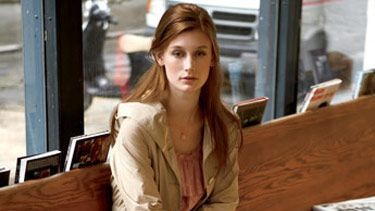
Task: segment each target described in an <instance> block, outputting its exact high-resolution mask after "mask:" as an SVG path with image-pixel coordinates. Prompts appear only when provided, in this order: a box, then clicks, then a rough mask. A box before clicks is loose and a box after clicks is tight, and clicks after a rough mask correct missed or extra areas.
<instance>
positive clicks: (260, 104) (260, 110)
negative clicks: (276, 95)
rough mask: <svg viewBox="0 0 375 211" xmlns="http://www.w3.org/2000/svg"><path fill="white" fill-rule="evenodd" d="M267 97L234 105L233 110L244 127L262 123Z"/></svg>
mask: <svg viewBox="0 0 375 211" xmlns="http://www.w3.org/2000/svg"><path fill="white" fill-rule="evenodd" d="M267 101H268V98H267V97H257V98H253V99H249V100H245V101H241V102H239V103H236V104H234V105H233V107H232V110H233V111H234V113H236V114H237V115H238V117H239V118H240V121H241V125H242V127H243V128H244V127H249V126H253V125H257V124H260V123H261V122H262V118H263V114H264V110H265V108H266V105H267Z"/></svg>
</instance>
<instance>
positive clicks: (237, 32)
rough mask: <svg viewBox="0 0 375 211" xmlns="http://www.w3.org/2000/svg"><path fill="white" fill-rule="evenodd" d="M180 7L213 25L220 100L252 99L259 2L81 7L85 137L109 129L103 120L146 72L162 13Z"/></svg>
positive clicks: (166, 0)
mask: <svg viewBox="0 0 375 211" xmlns="http://www.w3.org/2000/svg"><path fill="white" fill-rule="evenodd" d="M179 2H190V3H197V4H199V5H200V6H202V7H204V8H205V9H207V10H208V11H209V13H210V14H211V16H212V18H213V19H214V22H215V24H216V27H217V37H218V39H219V45H220V51H221V63H222V67H223V71H224V76H225V82H224V87H223V92H222V98H223V100H224V101H226V102H227V103H228V104H229V105H231V104H233V103H235V102H238V101H241V100H245V99H248V98H253V97H254V95H255V94H254V92H255V91H254V89H255V75H256V71H257V63H258V31H257V30H258V29H257V27H258V22H259V20H258V18H259V9H260V8H259V7H260V1H247V0H243V1H240V0H236V1H235V2H233V1H192V0H190V1H188V0H185V1H177V0H148V1H146V0H140V1H138V0H137V1H109V2H107V1H102V2H100V1H96V3H95V4H93V2H92V1H85V2H84V3H83V4H84V5H83V22H84V23H83V58H84V61H83V64H84V65H83V66H84V75H85V87H86V89H85V90H86V91H85V107H86V111H85V132H86V133H87V132H94V131H97V130H101V129H105V128H108V125H105V126H103V115H104V114H105V116H104V118H105V119H108V118H109V113H110V111H111V110H112V108H113V106H114V105H116V104H117V103H118V102H119V101H120V99H121V98H124V97H126V96H127V95H128V94H129V93H130V92H131V90H132V88H133V87H134V85H135V83H136V81H137V79H138V78H139V76H140V75H142V74H143V73H144V72H145V71H146V70H147V69H148V68H149V67H150V65H151V62H152V61H151V60H150V58H149V57H148V54H147V52H148V49H149V46H150V43H151V39H152V36H153V33H154V30H155V27H156V26H157V24H158V22H159V20H160V18H161V16H162V14H163V13H164V11H165V10H166V9H167V8H168V7H169V6H171V5H173V4H176V3H179ZM94 11H96V12H94ZM95 16H98V17H99V16H100V17H99V18H95ZM99 124H102V125H99ZM95 125H96V126H95Z"/></svg>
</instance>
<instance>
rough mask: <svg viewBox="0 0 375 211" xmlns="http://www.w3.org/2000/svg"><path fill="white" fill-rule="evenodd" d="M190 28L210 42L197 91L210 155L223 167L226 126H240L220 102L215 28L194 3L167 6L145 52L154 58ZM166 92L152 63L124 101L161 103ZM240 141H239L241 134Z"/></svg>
mask: <svg viewBox="0 0 375 211" xmlns="http://www.w3.org/2000/svg"><path fill="white" fill-rule="evenodd" d="M194 29H199V30H201V31H202V32H203V33H205V34H206V35H207V36H208V38H209V39H210V41H211V43H212V54H213V55H212V58H213V64H214V65H213V66H212V67H211V68H212V69H211V70H210V73H209V76H208V79H207V81H206V83H205V84H204V86H203V87H202V89H201V94H200V98H199V106H200V109H201V113H202V114H203V118H204V119H206V120H207V122H208V125H209V128H210V131H211V136H212V140H213V141H214V143H213V144H214V146H215V148H214V153H215V155H216V158H217V160H218V162H219V165H220V166H221V167H223V166H224V165H225V164H226V161H227V159H228V140H229V131H228V126H227V124H229V125H232V124H237V126H238V128H240V124H239V121H238V118H236V117H235V116H234V115H233V114H232V113H231V112H230V111H229V110H228V109H227V108H226V107H225V106H224V104H223V103H222V101H221V99H220V91H221V86H222V82H223V72H222V70H221V67H220V56H219V46H218V43H217V39H216V28H215V25H214V23H213V21H212V19H211V17H210V16H209V14H208V13H207V11H206V10H204V9H202V8H201V7H199V6H197V5H194V4H176V5H174V6H172V7H170V8H169V9H168V10H167V11H166V12H165V13H164V15H163V16H162V18H161V20H160V22H159V25H158V27H157V28H156V31H155V35H154V39H153V41H152V44H151V48H150V52H149V53H150V55H151V56H152V57H153V58H154V59H156V58H157V57H158V56H159V55H161V54H162V53H163V51H164V50H165V49H166V48H167V46H168V45H169V43H170V42H171V41H172V40H173V39H175V38H176V37H177V36H178V35H180V34H181V33H183V32H186V31H191V30H194ZM167 89H168V81H167V78H166V75H165V71H164V69H163V67H162V66H160V65H159V64H157V62H154V64H153V65H152V67H151V68H150V69H149V70H147V72H146V73H145V74H144V75H143V76H142V77H141V78H140V79H139V81H138V82H137V84H136V86H135V88H134V90H133V92H132V94H131V95H130V96H129V97H128V98H127V99H125V100H124V101H125V102H130V101H133V102H134V101H137V102H143V103H152V102H163V101H164V99H165V98H167V97H168V96H166V93H167ZM115 113H116V112H114V113H113V114H112V121H111V122H112V123H111V131H114V124H115V118H114V115H115ZM236 141H237V140H236ZM240 141H241V142H242V133H241V140H240Z"/></svg>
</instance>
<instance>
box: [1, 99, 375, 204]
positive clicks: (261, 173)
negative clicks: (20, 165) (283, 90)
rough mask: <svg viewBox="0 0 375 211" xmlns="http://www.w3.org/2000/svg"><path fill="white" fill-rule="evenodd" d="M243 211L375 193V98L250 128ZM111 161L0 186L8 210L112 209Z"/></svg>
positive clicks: (245, 153) (242, 180)
mask: <svg viewBox="0 0 375 211" xmlns="http://www.w3.org/2000/svg"><path fill="white" fill-rule="evenodd" d="M239 163H240V169H241V171H240V179H239V183H240V197H241V199H240V200H241V201H240V206H239V209H238V210H244V211H248V210H251V211H257V210H260V211H278V210H285V211H295V210H296V211H307V210H311V207H312V205H314V204H319V203H324V202H332V201H341V200H347V199H352V198H358V197H367V196H374V195H375V97H364V98H361V99H358V100H355V101H351V102H348V103H343V104H340V105H335V106H331V107H327V108H323V109H320V110H319V111H314V112H307V113H305V114H296V115H291V116H288V117H284V118H281V119H278V120H274V121H271V122H269V123H267V124H264V125H261V126H256V127H252V128H248V129H245V130H244V145H243V148H242V149H241V152H240V157H239ZM111 203H112V202H111V187H110V169H109V167H108V165H106V164H105V165H99V166H95V167H91V168H85V169H78V170H74V171H71V172H68V173H62V174H58V175H55V176H52V177H49V178H45V179H40V180H35V181H28V182H25V183H22V184H17V185H13V186H9V187H5V188H1V189H0V209H4V210H25V209H27V210H90V211H91V210H94V211H95V210H110V209H111Z"/></svg>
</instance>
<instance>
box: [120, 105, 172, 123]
mask: <svg viewBox="0 0 375 211" xmlns="http://www.w3.org/2000/svg"><path fill="white" fill-rule="evenodd" d="M164 114H165V109H164V106H163V105H162V104H161V103H158V102H156V103H141V102H126V103H120V104H119V105H118V107H117V113H116V119H125V118H129V119H132V120H135V121H136V122H138V123H150V122H154V121H155V120H158V121H159V119H161V118H162V117H163V116H164Z"/></svg>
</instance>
